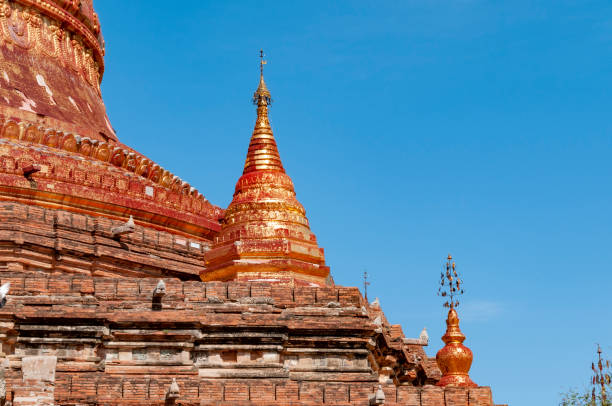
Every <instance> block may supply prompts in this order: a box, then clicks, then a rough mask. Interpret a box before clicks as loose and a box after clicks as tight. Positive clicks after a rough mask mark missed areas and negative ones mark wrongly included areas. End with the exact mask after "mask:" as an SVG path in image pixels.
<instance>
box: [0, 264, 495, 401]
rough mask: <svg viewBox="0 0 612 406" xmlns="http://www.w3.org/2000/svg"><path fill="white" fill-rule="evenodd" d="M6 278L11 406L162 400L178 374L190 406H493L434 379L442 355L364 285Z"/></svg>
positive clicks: (473, 392)
mask: <svg viewBox="0 0 612 406" xmlns="http://www.w3.org/2000/svg"><path fill="white" fill-rule="evenodd" d="M1 282H2V283H6V282H10V283H11V292H10V295H9V296H8V300H7V302H6V305H5V306H4V307H3V308H2V309H0V342H1V345H2V347H1V353H0V357H2V363H1V365H2V369H3V372H4V374H5V377H6V388H7V400H12V401H13V405H34V404H53V403H50V402H51V399H54V402H55V403H54V404H56V405H118V404H122V405H123V404H132V405H157V404H159V405H161V404H164V403H167V402H168V401H167V400H166V393H167V391H168V388H169V387H170V385H171V382H172V379H173V378H175V379H176V382H177V383H178V387H179V391H180V393H179V396H178V399H176V400H175V402H176V404H182V405H322V404H330V405H367V404H368V402H369V400H368V399H369V398H370V396H371V395H372V394H374V393H375V391H376V389H377V388H378V385H379V384H380V385H382V389H383V391H384V394H385V398H386V403H385V405H415V406H417V405H418V406H420V405H423V406H425V405H431V406H433V405H436V406H438V405H448V406H451V405H452V406H459V405H461V406H468V405H483V406H492V405H493V403H492V398H491V392H490V389H489V388H487V387H481V388H475V389H444V390H443V389H440V388H438V387H436V386H433V384H434V383H435V382H437V380H438V379H439V378H440V372H439V370H438V369H437V367H436V366H435V360H433V359H430V358H428V357H427V355H426V354H425V352H424V350H423V347H422V345H418V344H414V343H413V342H412V341H413V340H405V339H404V336H403V333H402V331H401V328H399V326H391V325H389V324H388V322H387V321H386V319H385V317H384V314H383V313H382V311H381V310H380V307H379V306H377V305H368V304H367V303H366V302H365V301H364V299H363V297H362V296H361V294H360V293H359V291H358V290H357V289H356V288H345V287H329V288H328V287H319V288H310V287H300V288H292V287H289V286H279V285H274V284H266V283H240V282H210V283H203V282H197V281H180V280H178V279H165V280H164V282H165V286H166V292H165V296H163V297H161V299H159V298H158V299H155V298H154V295H153V292H154V290H155V287H156V285H157V281H156V280H155V279H136V278H122V279H117V278H92V277H83V276H74V277H70V276H61V277H59V276H55V277H47V276H32V275H30V274H19V273H10V274H9V273H4V274H3V275H2V278H1ZM405 341H408V342H409V344H407V343H406V342H405ZM37 399H38V400H37ZM44 399H47V402H46V403H45V401H44ZM35 401H40V402H43V403H34V402H35Z"/></svg>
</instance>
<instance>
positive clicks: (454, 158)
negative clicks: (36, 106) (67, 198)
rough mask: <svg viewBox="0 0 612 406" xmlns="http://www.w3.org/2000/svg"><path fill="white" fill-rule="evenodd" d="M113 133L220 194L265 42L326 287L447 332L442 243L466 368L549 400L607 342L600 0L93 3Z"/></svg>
mask: <svg viewBox="0 0 612 406" xmlns="http://www.w3.org/2000/svg"><path fill="white" fill-rule="evenodd" d="M96 7H97V11H98V13H99V14H100V17H101V21H102V28H103V32H104V35H105V37H106V41H107V56H106V74H105V78H104V81H103V95H104V99H105V102H106V105H107V108H108V113H109V116H110V119H111V122H112V123H113V126H114V127H115V128H116V129H117V132H118V136H119V138H120V139H121V140H122V141H123V142H124V143H126V144H129V145H130V146H132V147H134V148H136V149H138V150H139V151H141V152H142V153H144V154H146V155H148V156H149V157H151V158H153V159H154V160H156V161H157V162H158V163H160V164H161V165H163V166H164V167H166V168H167V169H170V170H171V171H173V172H174V173H176V174H178V175H179V176H181V177H182V178H183V179H185V180H187V181H189V182H190V183H191V184H192V185H194V186H196V187H197V188H198V189H199V190H200V191H201V192H202V193H203V194H204V195H205V196H206V197H207V198H208V199H209V200H211V201H212V202H213V203H215V204H218V205H220V206H223V207H226V206H227V204H228V203H229V202H230V200H231V197H232V193H233V189H234V185H235V182H236V180H237V179H238V177H239V176H240V174H241V169H242V166H243V163H244V158H245V155H246V150H247V146H248V141H249V137H250V135H251V131H252V128H253V124H254V118H255V111H254V108H253V106H252V105H251V104H250V103H249V100H250V97H251V96H252V93H253V91H254V90H255V88H256V85H257V80H258V58H257V57H258V51H259V49H260V48H264V49H265V51H266V53H267V55H268V61H269V64H268V65H267V73H266V80H267V83H268V86H269V88H270V90H271V91H272V95H273V98H274V100H275V104H274V105H273V106H272V109H271V122H272V126H273V128H274V132H275V135H276V138H277V142H278V144H279V150H280V153H281V157H282V159H283V163H284V166H285V168H286V169H287V172H288V173H289V175H290V176H291V177H292V178H293V181H294V183H295V186H296V191H297V193H298V198H299V199H300V201H301V202H302V203H303V204H304V206H305V207H306V210H307V213H308V217H309V219H310V222H311V227H312V229H313V231H314V232H315V233H316V235H317V236H318V239H319V242H320V244H321V246H323V247H325V249H326V255H327V261H328V263H329V265H330V266H331V269H332V273H333V275H334V277H335V280H336V282H337V283H339V284H342V285H353V286H354V285H359V286H360V285H361V283H362V279H361V275H362V273H363V271H364V270H367V271H368V272H369V273H370V274H371V276H372V286H371V289H370V296H371V297H375V296H378V297H380V300H381V303H382V306H383V309H384V310H385V312H386V315H387V317H388V318H389V320H390V321H391V322H392V323H400V324H402V326H403V329H404V332H405V334H406V335H407V336H417V335H418V334H419V332H420V331H421V329H422V328H423V326H427V327H428V329H429V331H430V335H431V337H432V340H431V344H430V347H429V348H428V353H429V354H430V355H431V356H435V353H436V352H437V350H438V349H439V348H441V346H442V342H441V341H440V339H439V337H440V336H441V335H442V334H443V328H444V318H445V311H444V309H443V308H442V307H441V301H440V300H439V299H440V298H438V297H437V296H436V289H437V285H436V284H437V280H438V277H439V271H440V268H441V265H442V263H443V260H444V258H445V256H446V255H447V254H448V253H449V252H451V253H452V254H453V255H454V256H455V258H456V259H457V263H458V266H459V268H460V270H461V271H462V272H463V275H464V280H465V287H466V295H465V297H464V302H463V304H462V306H460V309H459V312H460V316H461V317H462V328H463V331H464V333H465V334H466V335H467V337H468V339H467V341H466V344H467V345H468V346H469V347H470V348H471V349H472V350H473V351H474V354H475V359H474V364H473V367H472V377H473V379H474V380H475V381H476V382H477V383H479V384H481V385H491V386H492V387H493V393H494V399H495V401H496V402H498V403H506V402H508V403H510V404H512V405H554V404H556V403H557V401H558V399H559V396H558V394H559V392H561V391H563V390H566V389H568V388H570V387H584V386H586V385H587V382H588V380H589V373H590V362H591V360H592V358H593V357H594V354H595V343H596V342H599V343H601V344H602V346H603V349H604V351H606V352H607V353H608V354H609V355H610V356H612V323H611V322H610V315H609V308H610V304H609V303H610V302H609V297H610V287H611V283H612V272H611V271H612V264H611V262H612V210H611V207H612V181H611V180H612V163H611V161H610V158H611V155H612V135H611V134H612V121H611V120H610V118H611V110H612V92H611V91H612V3H611V2H610V1H609V0H601V1H589V0H575V1H566V0H554V1H553V0H549V1H522V0H514V1H484V0H454V1H453V0H446V1H442V0H403V1H369V2H366V1H333V2H330V1H276V2H270V1H268V2H267V1H232V2H229V1H201V0H198V1H189V0H182V1H181V2H178V3H169V2H167V1H164V2H162V1H153V0H148V1H136V0H130V1H117V0H114V1H112V0H104V1H101V0H98V1H97V2H96Z"/></svg>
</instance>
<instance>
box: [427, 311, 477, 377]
mask: <svg viewBox="0 0 612 406" xmlns="http://www.w3.org/2000/svg"><path fill="white" fill-rule="evenodd" d="M464 340H465V335H463V333H462V332H461V330H460V329H459V316H458V315H457V311H456V310H455V309H454V308H451V309H450V310H449V311H448V318H447V319H446V334H444V335H443V336H442V341H444V343H445V344H446V345H445V346H444V348H442V349H441V350H440V351H438V354H437V355H436V362H437V363H438V367H439V368H440V371H442V379H440V381H439V382H438V383H437V385H438V386H461V387H476V386H478V385H476V384H475V383H474V382H473V381H472V380H471V379H470V375H469V372H470V367H471V366H472V359H473V358H474V356H473V355H472V351H471V350H470V349H469V348H468V347H466V346H465V345H463V341H464Z"/></svg>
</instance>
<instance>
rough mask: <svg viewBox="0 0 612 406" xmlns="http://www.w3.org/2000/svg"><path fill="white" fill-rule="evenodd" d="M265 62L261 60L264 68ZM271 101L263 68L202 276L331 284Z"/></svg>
mask: <svg viewBox="0 0 612 406" xmlns="http://www.w3.org/2000/svg"><path fill="white" fill-rule="evenodd" d="M263 64H264V61H263V60H262V68H263ZM271 101H272V99H271V95H270V91H269V90H268V88H267V86H266V83H265V82H264V78H263V69H262V73H261V75H260V80H259V87H258V88H257V90H256V91H255V94H254V96H253V102H254V104H255V105H256V106H257V121H256V123H255V129H254V130H253V135H252V136H251V142H250V144H249V149H248V152H247V157H246V162H245V164H244V171H243V174H242V176H241V177H240V179H239V180H238V183H237V184H236V190H235V192H234V198H233V200H232V202H231V203H230V205H229V207H228V208H227V210H226V212H225V218H224V219H223V222H222V229H221V232H220V233H219V235H218V236H217V237H215V240H214V245H213V249H212V250H210V251H209V252H208V253H207V254H206V269H205V270H204V271H202V272H201V274H200V275H201V277H202V280H204V281H214V280H217V281H227V280H239V281H273V282H279V283H287V284H296V285H317V286H322V285H326V284H332V283H333V282H332V281H331V278H330V276H329V267H327V266H326V265H325V257H324V254H323V249H322V248H319V246H318V245H317V239H316V237H315V235H314V234H313V233H312V231H310V227H309V224H308V219H307V218H306V212H305V210H304V207H302V205H301V204H300V202H298V200H297V199H296V196H295V191H294V188H293V182H292V181H291V178H290V177H289V176H288V175H287V174H286V173H285V169H284V168H283V164H282V163H281V159H280V155H279V153H278V149H277V146H276V141H275V139H274V135H273V133H272V128H271V126H270V122H269V120H268V106H269V105H270V103H271Z"/></svg>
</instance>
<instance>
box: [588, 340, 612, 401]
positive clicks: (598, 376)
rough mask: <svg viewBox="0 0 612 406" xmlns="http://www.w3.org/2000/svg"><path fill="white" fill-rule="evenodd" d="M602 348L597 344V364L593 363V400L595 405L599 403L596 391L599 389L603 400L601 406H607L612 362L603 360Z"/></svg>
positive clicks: (611, 378)
mask: <svg viewBox="0 0 612 406" xmlns="http://www.w3.org/2000/svg"><path fill="white" fill-rule="evenodd" d="M601 353H602V351H601V347H600V346H599V344H597V364H595V363H592V364H591V369H592V370H593V381H592V384H593V392H592V394H591V398H592V399H591V400H592V401H593V404H595V402H596V401H597V395H596V392H597V391H596V389H597V387H599V397H600V398H601V404H602V405H607V404H608V403H607V400H608V399H607V394H606V385H610V384H611V383H612V377H611V376H610V361H609V360H607V359H602V358H601Z"/></svg>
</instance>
